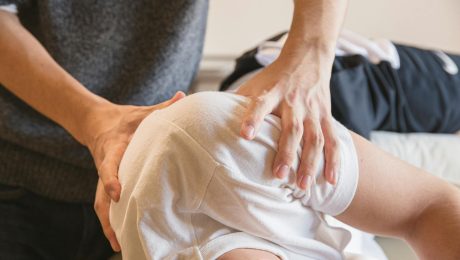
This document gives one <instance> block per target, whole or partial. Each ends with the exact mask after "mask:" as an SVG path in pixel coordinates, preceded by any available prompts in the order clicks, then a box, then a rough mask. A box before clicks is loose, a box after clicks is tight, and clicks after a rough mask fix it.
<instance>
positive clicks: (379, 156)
mask: <svg viewBox="0 0 460 260" xmlns="http://www.w3.org/2000/svg"><path fill="white" fill-rule="evenodd" d="M353 141H354V143H355V147H356V151H357V155H358V162H359V172H360V174H359V182H358V188H357V191H356V194H355V197H354V198H353V201H352V203H351V204H350V206H349V207H348V209H347V210H346V211H345V212H344V213H343V214H341V215H340V216H338V217H337V218H338V219H339V220H341V221H343V222H345V223H347V224H349V225H351V226H354V227H356V228H359V229H362V230H365V231H368V232H371V233H376V234H382V235H390V236H398V237H403V236H405V235H406V234H407V232H408V229H410V228H411V227H412V226H413V224H414V223H416V221H417V219H418V218H419V216H420V214H421V213H422V212H423V211H424V210H425V209H426V208H427V207H429V206H431V205H432V204H436V203H438V202H439V201H440V198H444V197H445V194H447V195H449V194H450V193H449V192H450V191H451V190H452V189H454V188H453V187H452V186H451V185H449V184H448V183H446V182H444V181H442V180H441V179H439V178H437V177H434V176H433V175H430V174H428V173H426V172H424V171H423V170H421V169H418V168H416V167H414V166H412V165H410V164H408V163H405V162H403V161H401V160H399V159H397V158H395V157H393V156H391V155H390V154H388V153H386V152H384V151H382V150H380V149H379V148H377V147H376V146H374V145H373V144H371V143H370V142H368V141H367V140H364V139H363V138H361V137H359V136H358V135H356V134H353Z"/></svg>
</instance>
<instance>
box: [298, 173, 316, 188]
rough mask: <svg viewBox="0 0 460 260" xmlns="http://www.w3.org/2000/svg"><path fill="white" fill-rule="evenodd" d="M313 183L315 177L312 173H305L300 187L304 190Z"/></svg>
mask: <svg viewBox="0 0 460 260" xmlns="http://www.w3.org/2000/svg"><path fill="white" fill-rule="evenodd" d="M312 183H313V178H312V177H311V176H310V175H305V176H303V177H302V180H300V188H301V189H303V190H306V189H309V188H310V187H311V184H312Z"/></svg>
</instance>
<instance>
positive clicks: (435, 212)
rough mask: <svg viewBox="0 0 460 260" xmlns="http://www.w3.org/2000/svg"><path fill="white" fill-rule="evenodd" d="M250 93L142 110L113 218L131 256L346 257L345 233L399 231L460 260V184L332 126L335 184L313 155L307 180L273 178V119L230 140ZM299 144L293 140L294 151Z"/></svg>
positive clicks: (427, 254)
mask: <svg viewBox="0 0 460 260" xmlns="http://www.w3.org/2000/svg"><path fill="white" fill-rule="evenodd" d="M248 104H249V99H248V98H246V97H243V96H239V95H236V94H232V93H223V92H200V93H197V94H193V95H190V96H188V97H185V98H183V99H182V100H180V101H178V102H176V103H175V104H173V105H171V106H169V107H168V108H166V109H163V110H158V111H155V112H153V113H152V114H151V115H149V116H148V117H147V118H146V119H145V120H144V121H143V122H142V123H141V124H140V126H139V128H138V129H137V131H136V133H135V134H134V136H133V139H132V141H131V142H130V144H129V146H128V148H127V150H126V152H125V154H124V157H123V159H122V162H121V164H120V168H119V180H120V182H121V184H122V193H121V198H120V201H119V202H118V203H112V205H111V210H110V221H111V225H112V227H113V228H114V230H115V233H116V235H117V238H118V241H119V242H120V244H121V248H122V255H123V259H124V260H130V259H135V260H138V259H327V260H331V259H346V257H347V256H346V255H345V254H344V252H343V249H344V248H345V246H346V245H347V243H348V241H349V240H350V234H349V233H348V231H346V230H343V229H340V228H333V227H331V226H329V225H328V224H327V223H326V222H325V221H324V215H325V214H328V215H332V216H334V217H336V218H337V219H339V220H340V221H343V222H345V223H347V224H349V225H351V226H354V227H356V228H359V229H362V230H365V231H367V232H372V233H376V234H381V235H386V236H394V237H399V238H402V239H405V240H406V241H407V242H408V243H409V244H410V245H411V246H412V247H413V248H414V250H415V251H416V252H417V254H418V255H419V256H420V258H421V259H460V239H459V238H460V192H459V191H458V190H457V188H455V187H453V186H451V185H449V184H448V183H446V182H444V181H442V180H441V179H438V178H436V177H434V176H431V175H429V174H427V173H425V172H422V171H421V170H419V169H417V168H414V167H412V166H410V165H408V164H406V163H404V162H402V161H400V160H398V159H396V158H394V157H391V156H390V155H388V154H386V153H385V152H383V151H381V150H379V149H378V148H376V147H375V146H373V145H372V144H370V143H369V142H368V141H366V140H365V139H363V138H361V137H359V136H357V135H356V134H354V133H351V132H349V131H348V130H347V129H346V128H345V127H343V126H342V125H341V124H339V123H336V124H335V128H336V132H337V133H338V136H339V143H338V145H339V149H340V151H341V163H340V169H339V172H338V174H337V176H336V180H337V181H336V184H335V185H331V184H328V183H327V182H326V181H325V178H324V177H323V171H322V170H323V169H322V168H323V159H321V161H320V162H319V165H318V169H317V170H316V174H315V175H314V178H311V179H310V181H309V182H310V184H311V185H310V187H309V188H307V189H306V190H300V189H299V188H297V187H296V185H295V183H296V182H295V173H296V171H295V170H297V169H298V168H299V167H300V168H302V167H305V165H300V166H299V165H298V164H299V160H298V158H297V160H296V162H295V164H294V166H295V167H294V169H295V170H293V171H292V172H291V174H290V175H289V176H287V177H286V178H285V179H283V180H280V179H277V178H274V177H273V176H272V162H273V159H274V156H275V154H276V151H277V141H278V137H279V134H280V120H279V119H278V118H277V117H275V116H271V115H270V116H267V117H266V119H265V121H264V123H263V124H262V126H261V130H260V132H259V134H258V135H257V136H256V138H255V139H254V140H252V141H248V140H245V139H243V138H241V137H240V135H239V130H240V124H241V122H240V120H241V118H242V114H243V113H244V111H245V108H246V106H247V105H248ZM300 150H301V147H299V148H298V154H299V155H300V154H301V153H300Z"/></svg>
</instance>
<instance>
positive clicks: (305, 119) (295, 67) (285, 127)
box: [238, 0, 348, 189]
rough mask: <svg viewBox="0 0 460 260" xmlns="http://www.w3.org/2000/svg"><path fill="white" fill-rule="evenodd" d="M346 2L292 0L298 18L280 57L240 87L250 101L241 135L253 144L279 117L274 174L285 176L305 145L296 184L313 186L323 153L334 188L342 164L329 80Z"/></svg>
mask: <svg viewBox="0 0 460 260" xmlns="http://www.w3.org/2000/svg"><path fill="white" fill-rule="evenodd" d="M347 2H348V1H347V0H341V1H336V0H308V1H307V0H294V15H293V19H292V24H291V28H290V30H289V35H288V38H287V40H286V43H285V45H284V47H283V49H282V51H281V53H280V56H279V58H278V59H277V60H276V61H275V62H274V63H272V64H271V65H270V66H268V67H266V68H265V69H264V70H263V71H261V72H260V73H259V74H258V75H256V76H255V77H254V78H253V79H251V80H249V81H248V82H247V83H246V84H244V85H243V86H241V88H240V89H239V90H238V94H241V95H245V96H248V97H250V98H251V99H252V102H251V104H250V107H249V109H248V111H247V114H246V116H245V118H244V119H243V124H242V127H241V135H242V136H243V137H246V138H247V139H252V138H254V136H255V135H256V134H257V131H258V129H259V127H260V124H261V122H262V120H264V117H265V116H266V115H267V114H269V113H274V114H275V115H277V116H279V117H280V118H281V124H282V130H281V137H280V140H279V146H278V153H277V156H276V158H275V161H274V165H273V171H274V173H275V174H276V176H278V177H279V178H283V177H285V176H286V175H287V174H288V173H289V172H290V168H291V167H292V163H293V161H294V159H295V157H296V156H297V155H296V149H297V147H298V145H299V144H301V145H303V150H302V155H301V158H300V165H299V168H298V171H297V185H298V186H299V187H300V188H302V189H306V188H308V187H309V186H310V185H311V183H312V182H313V176H314V172H315V171H316V169H317V167H318V162H319V158H320V155H321V153H322V152H323V148H324V153H325V161H326V162H325V167H324V173H325V177H326V180H327V181H328V182H330V183H332V184H335V182H336V180H337V171H338V165H339V162H340V158H339V153H338V150H337V137H336V134H335V133H334V130H333V127H332V120H333V119H332V116H331V101H330V91H329V81H330V76H331V68H332V62H333V60H334V54H335V51H334V50H335V45H336V41H337V38H338V35H339V31H340V27H341V24H342V21H343V19H344V16H345V12H346V7H347Z"/></svg>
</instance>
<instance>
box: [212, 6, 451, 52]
mask: <svg viewBox="0 0 460 260" xmlns="http://www.w3.org/2000/svg"><path fill="white" fill-rule="evenodd" d="M337 1H340V0H337ZM349 2H350V6H349V10H348V15H347V19H346V22H345V27H346V28H348V29H351V30H353V31H355V32H359V33H361V34H363V35H366V36H370V37H384V38H389V39H392V40H395V41H399V42H404V43H410V44H416V45H420V46H426V47H431V48H440V49H444V50H450V51H454V52H457V53H460V0H350V1H349ZM292 8H293V3H292V1H290V0H210V12H209V24H208V28H207V37H206V44H205V57H210V56H236V55H239V54H240V53H241V52H242V51H243V50H246V49H248V48H249V47H251V46H254V45H255V44H257V43H258V42H259V41H261V40H263V39H264V38H266V37H268V36H271V35H273V34H275V33H277V32H279V31H282V30H287V29H288V28H289V25H290V21H291V15H292Z"/></svg>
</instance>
